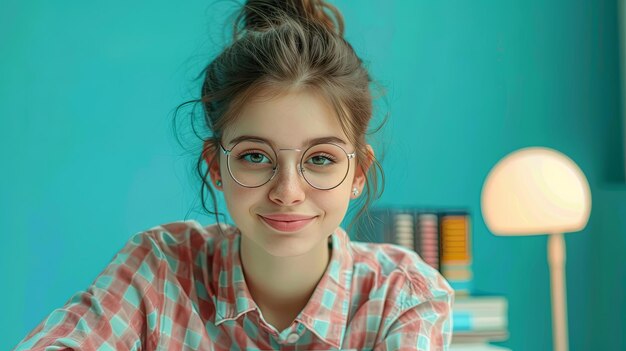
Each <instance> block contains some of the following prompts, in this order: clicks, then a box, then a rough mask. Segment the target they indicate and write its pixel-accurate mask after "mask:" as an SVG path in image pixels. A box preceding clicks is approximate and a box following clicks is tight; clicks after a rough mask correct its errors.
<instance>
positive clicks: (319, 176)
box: [302, 144, 350, 189]
mask: <svg viewBox="0 0 626 351" xmlns="http://www.w3.org/2000/svg"><path fill="white" fill-rule="evenodd" d="M349 166H350V162H349V159H348V155H347V154H346V152H345V151H344V150H343V149H342V148H341V147H339V146H338V145H335V144H318V145H314V146H312V147H310V148H309V149H307V150H306V151H305V154H304V155H303V157H302V174H303V175H304V178H305V179H306V181H307V182H308V183H309V184H311V186H313V187H314V188H317V189H331V188H334V187H336V186H338V185H339V184H341V182H343V180H344V179H345V178H346V176H347V175H348V169H349Z"/></svg>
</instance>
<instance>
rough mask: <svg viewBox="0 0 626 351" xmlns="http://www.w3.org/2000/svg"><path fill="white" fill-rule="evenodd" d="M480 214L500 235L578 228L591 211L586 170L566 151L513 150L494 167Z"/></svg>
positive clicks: (486, 182) (564, 231)
mask: <svg viewBox="0 0 626 351" xmlns="http://www.w3.org/2000/svg"><path fill="white" fill-rule="evenodd" d="M481 206H482V215H483V218H484V220H485V223H486V224H487V226H488V227H489V229H490V230H491V232H493V233H494V234H496V235H536V234H549V233H568V232H577V231H580V230H582V229H583V228H585V226H586V225H587V221H588V220H589V213H590V211H591V192H590V190H589V184H588V183H587V179H586V178H585V175H584V174H583V172H582V171H581V170H580V168H578V166H577V165H576V163H574V161H572V160H571V159H569V158H568V157H567V156H565V155H563V154H562V153H560V152H558V151H555V150H552V149H548V148H542V147H531V148H525V149H521V150H518V151H515V152H513V153H511V154H509V155H508V156H506V157H505V158H504V159H502V160H501V161H500V162H498V164H496V166H495V167H494V168H493V169H492V170H491V172H490V173H489V175H488V176H487V180H486V181H485V184H484V186H483V192H482V201H481Z"/></svg>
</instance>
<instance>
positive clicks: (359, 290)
mask: <svg viewBox="0 0 626 351" xmlns="http://www.w3.org/2000/svg"><path fill="white" fill-rule="evenodd" d="M236 24H237V26H236V27H235V28H236V30H235V31H234V40H233V42H232V43H231V44H230V45H229V46H228V47H226V48H225V50H224V51H223V52H222V53H221V54H220V55H219V56H217V57H216V58H215V59H214V60H213V61H212V62H210V63H209V65H208V66H207V67H206V69H205V72H204V83H203V85H202V91H201V98H200V99H198V100H197V102H199V103H201V104H202V106H203V109H204V114H203V115H202V121H203V122H204V123H205V126H206V127H207V128H206V129H207V130H208V131H209V132H208V133H207V135H205V136H202V145H203V147H202V150H203V151H202V153H201V155H199V157H198V165H197V166H198V167H197V170H198V171H199V172H200V175H201V178H202V181H203V186H202V197H201V198H202V200H203V204H204V203H205V202H204V190H207V191H208V192H209V194H210V195H211V197H212V199H213V204H214V205H215V203H216V201H215V193H214V191H215V190H217V191H221V192H222V193H223V195H224V199H225V202H226V205H227V208H228V211H229V213H230V216H231V218H232V219H233V221H234V225H232V226H229V225H223V224H222V225H219V224H215V225H210V226H206V227H203V226H201V225H199V224H198V223H197V222H195V221H183V222H176V223H170V224H165V225H161V226H158V227H155V228H153V229H151V230H148V231H146V232H143V233H139V234H137V235H135V236H133V237H132V238H131V240H130V241H129V242H128V244H127V245H126V246H125V247H124V248H123V249H122V250H121V251H120V252H119V253H118V254H117V255H116V256H115V258H114V259H113V261H112V262H111V263H110V264H109V266H108V267H107V268H106V269H105V270H104V272H102V274H100V276H98V278H97V279H96V280H95V281H94V283H93V284H92V285H91V286H90V287H89V288H88V289H87V291H83V292H79V293H77V294H76V295H74V296H73V297H72V298H71V299H70V300H69V301H68V302H67V303H66V305H65V306H63V307H62V308H60V309H57V310H54V311H53V312H52V313H51V314H50V315H49V316H48V317H47V318H46V319H45V320H44V321H42V322H41V324H40V325H39V326H37V327H36V328H35V329H34V330H33V331H32V332H31V333H30V334H29V335H28V336H26V338H24V340H22V341H21V343H20V344H19V345H18V346H17V347H16V349H17V350H31V349H32V350H62V349H80V350H96V349H97V350H131V349H132V350H142V349H145V350H166V349H167V350H180V349H194V350H235V349H242V350H244V349H245V350H273V349H285V350H328V349H341V350H346V349H357V350H369V349H377V350H378V349H380V350H386V349H388V350H443V349H447V347H448V345H449V342H450V338H451V304H452V301H453V291H452V289H450V286H449V285H448V284H447V282H446V281H445V280H444V279H443V277H442V276H441V275H440V274H439V273H438V272H437V271H436V270H434V269H432V268H431V267H429V266H428V265H426V264H425V263H424V262H423V261H422V260H421V259H420V258H419V256H418V255H417V254H416V253H415V252H412V251H409V250H406V249H403V248H401V247H399V246H395V245H390V244H373V243H361V242H352V241H351V240H350V239H349V237H348V235H347V234H346V232H345V231H344V230H343V229H342V228H340V227H339V225H340V223H341V221H342V219H343V218H344V216H345V214H346V211H347V209H348V206H349V204H350V201H356V200H358V199H362V196H363V195H365V196H366V200H365V201H364V204H363V207H362V208H361V211H360V212H359V214H361V213H363V212H364V211H365V210H366V208H367V206H368V205H369V203H370V202H371V200H372V199H373V198H374V197H376V195H377V189H378V187H377V183H376V179H377V175H378V174H377V171H379V170H380V165H379V163H378V162H377V161H376V159H375V156H374V151H373V149H372V147H371V146H370V145H368V144H367V142H366V140H365V133H366V130H367V127H368V123H369V121H370V118H371V115H372V95H371V93H370V89H369V84H370V82H371V80H370V78H369V75H368V73H367V70H366V69H365V68H364V67H363V64H362V62H361V60H360V59H359V57H358V56H357V55H356V54H355V52H354V50H353V49H352V47H351V46H350V45H349V44H348V43H347V42H346V41H345V39H344V38H343V20H342V17H341V15H340V13H339V12H338V11H337V10H336V8H334V7H333V6H331V5H329V4H328V3H325V2H323V1H321V0H320V1H314V0H289V1H286V0H275V1H269V0H256V1H252V0H251V1H248V2H247V3H246V5H244V6H243V8H242V10H241V13H240V15H239V17H238V18H237V20H236ZM194 130H195V129H194ZM214 189H215V190H214ZM205 208H206V206H205ZM214 208H216V206H215V207H214ZM207 211H209V210H208V209H207ZM209 212H211V213H214V214H215V215H216V218H218V223H219V217H217V210H215V212H212V211H209Z"/></svg>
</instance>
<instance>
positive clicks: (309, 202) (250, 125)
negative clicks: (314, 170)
mask: <svg viewBox="0 0 626 351" xmlns="http://www.w3.org/2000/svg"><path fill="white" fill-rule="evenodd" d="M241 136H252V137H258V138H260V139H264V140H267V141H269V142H270V143H271V144H273V147H274V149H275V150H277V151H278V150H279V149H300V150H302V151H298V150H283V151H279V152H278V165H279V168H278V171H277V173H276V175H275V176H274V178H273V179H272V180H271V181H269V182H268V183H266V184H264V185H262V186H260V187H257V188H246V187H244V186H241V185H240V184H238V183H237V182H235V181H234V180H233V178H232V177H231V176H230V174H229V172H228V168H227V167H226V155H224V154H223V153H222V152H220V153H219V154H220V156H219V157H220V158H219V163H218V162H214V163H213V166H212V169H211V177H212V179H213V181H214V184H215V180H217V179H218V178H219V179H221V181H222V187H221V188H222V189H221V190H222V191H223V192H224V197H225V200H226V204H227V207H228V211H229V212H230V215H231V217H232V219H233V220H234V222H235V225H236V226H237V227H238V228H239V229H240V231H241V233H242V235H243V236H245V237H246V238H247V239H250V240H252V241H254V242H255V243H256V244H257V245H259V246H260V247H262V248H264V250H265V251H266V252H268V253H269V254H271V255H273V256H277V257H286V256H298V255H302V254H304V253H306V252H308V251H310V250H311V249H313V248H314V247H316V245H320V241H322V240H323V241H326V240H327V238H328V237H329V236H330V235H331V234H332V233H333V231H334V230H335V229H336V228H337V227H338V226H339V224H340V223H341V221H342V219H343V217H344V215H345V213H346V211H347V209H348V205H349V202H350V198H351V197H353V198H354V196H353V195H352V189H353V188H354V187H356V188H357V189H358V190H359V193H360V192H361V191H362V188H363V184H364V180H365V179H364V176H363V173H362V171H361V170H360V169H359V170H356V168H357V167H356V165H357V163H356V159H355V158H352V159H349V160H348V161H347V162H348V163H349V171H348V174H347V176H346V178H345V179H344V180H343V182H342V183H341V184H340V185H339V186H337V187H336V188H334V189H331V190H318V189H315V188H313V187H312V186H310V185H309V184H308V183H307V182H306V180H305V179H304V178H303V177H302V176H301V175H300V173H299V172H298V171H297V165H298V163H299V162H300V158H301V157H302V152H304V150H306V149H307V148H308V146H309V144H308V141H309V140H312V139H317V138H326V137H335V138H338V139H340V140H341V141H342V142H343V144H339V145H340V146H341V147H342V148H343V149H344V150H345V151H346V152H347V153H348V154H350V153H353V152H354V151H355V150H354V146H353V145H352V144H351V143H350V142H349V141H348V138H347V137H346V135H345V134H344V133H343V131H342V129H341V126H340V125H339V122H338V121H337V117H336V114H335V112H334V110H333V108H332V107H331V106H330V105H329V104H327V102H326V100H325V99H323V98H322V97H321V96H319V95H317V94H313V93H311V92H307V91H298V92H290V93H287V94H285V95H280V96H279V97H276V98H273V99H270V100H268V99H265V100H260V99H257V100H255V101H251V102H249V103H248V104H247V105H246V106H245V107H244V109H243V110H242V112H241V114H240V116H239V117H238V119H237V120H236V121H235V122H234V123H233V124H231V125H230V126H229V127H228V128H226V130H225V132H224V133H223V137H222V145H223V146H224V148H226V149H231V148H232V147H233V143H232V141H233V140H234V139H235V138H239V137H241ZM236 156H237V155H234V153H233V154H231V156H230V157H231V164H232V160H233V159H234V157H236ZM310 160H313V161H315V162H316V163H320V162H321V163H324V162H326V161H324V159H323V158H318V159H310ZM245 161H246V162H254V164H253V165H252V167H257V166H259V165H258V163H263V162H268V161H269V160H268V159H267V158H266V157H265V156H263V155H262V154H248V155H247V156H246V158H245ZM313 161H311V162H313ZM246 167H247V164H246ZM259 167H260V166H259ZM218 188H219V187H218ZM282 215H286V216H287V217H285V218H281V217H280V216H282ZM291 215H294V216H300V217H301V218H306V219H305V220H303V221H293V220H294V219H296V218H294V217H289V216H291ZM268 217H273V218H274V220H271V219H269V218H268ZM285 219H286V221H285ZM318 247H319V246H318Z"/></svg>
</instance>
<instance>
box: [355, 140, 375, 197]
mask: <svg viewBox="0 0 626 351" xmlns="http://www.w3.org/2000/svg"><path fill="white" fill-rule="evenodd" d="M373 162H374V149H372V146H371V145H369V144H367V157H366V159H365V160H360V162H358V163H357V166H356V170H355V172H354V180H353V181H352V189H354V188H356V189H357V190H358V191H359V194H361V193H363V188H364V187H365V179H366V177H365V176H366V174H367V171H368V170H369V168H370V167H371V166H372V163H373ZM350 197H351V198H353V199H356V198H357V197H359V195H356V196H355V195H350Z"/></svg>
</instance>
